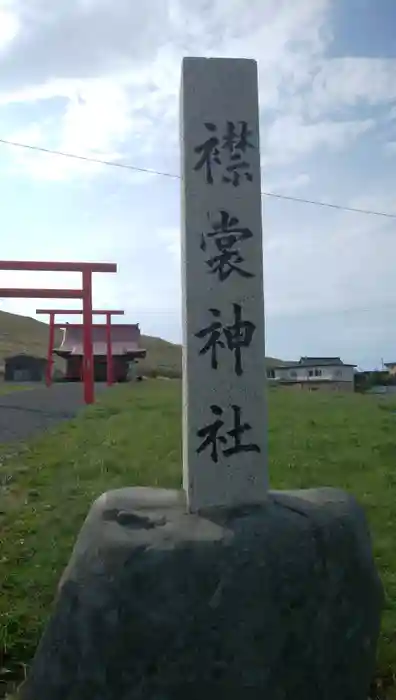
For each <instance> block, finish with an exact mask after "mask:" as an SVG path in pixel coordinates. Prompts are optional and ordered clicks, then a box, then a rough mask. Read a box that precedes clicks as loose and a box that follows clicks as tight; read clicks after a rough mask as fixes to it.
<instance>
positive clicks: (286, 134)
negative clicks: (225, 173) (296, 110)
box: [264, 115, 374, 166]
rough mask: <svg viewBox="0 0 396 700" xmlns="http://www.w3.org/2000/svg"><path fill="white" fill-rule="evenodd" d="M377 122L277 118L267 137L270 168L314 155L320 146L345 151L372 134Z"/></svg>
mask: <svg viewBox="0 0 396 700" xmlns="http://www.w3.org/2000/svg"><path fill="white" fill-rule="evenodd" d="M373 125H374V122H373V120H371V119H365V120H360V121H358V120H356V121H339V122H336V121H331V120H323V121H320V122H311V123H308V122H304V121H303V117H302V116H296V115H285V116H281V117H279V118H277V119H276V120H275V121H274V122H273V123H272V125H271V126H270V127H269V129H268V131H267V133H266V134H264V154H265V156H264V162H266V164H267V166H268V165H279V164H286V163H288V162H290V161H291V160H294V159H296V158H300V157H301V156H304V155H307V154H309V153H311V152H312V151H313V150H314V149H315V148H317V147H318V146H326V147H327V148H331V149H336V150H338V149H340V148H343V147H345V146H346V145H347V144H349V143H350V142H351V141H353V140H354V139H355V138H357V137H358V136H360V135H361V134H363V133H365V132H366V131H368V130H369V129H370V128H372V127H373Z"/></svg>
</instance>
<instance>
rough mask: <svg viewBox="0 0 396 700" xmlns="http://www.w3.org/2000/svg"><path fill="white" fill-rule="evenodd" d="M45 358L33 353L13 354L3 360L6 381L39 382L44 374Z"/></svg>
mask: <svg viewBox="0 0 396 700" xmlns="http://www.w3.org/2000/svg"><path fill="white" fill-rule="evenodd" d="M46 366H47V360H45V359H44V358H43V357H34V356H33V355H13V356H12V357H6V358H5V360H4V380H5V381H6V382H41V381H43V379H44V376H45V368H46Z"/></svg>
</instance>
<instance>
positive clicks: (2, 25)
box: [0, 0, 19, 55]
mask: <svg viewBox="0 0 396 700" xmlns="http://www.w3.org/2000/svg"><path fill="white" fill-rule="evenodd" d="M18 31H19V21H18V17H17V15H16V14H15V13H14V12H13V11H12V9H11V6H10V3H8V2H7V0H6V1H5V2H4V0H3V2H0V55H1V52H2V51H4V50H5V49H7V48H8V46H9V45H10V44H11V42H12V41H13V40H14V39H15V37H16V36H17V34H18Z"/></svg>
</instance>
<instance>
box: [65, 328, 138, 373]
mask: <svg viewBox="0 0 396 700" xmlns="http://www.w3.org/2000/svg"><path fill="white" fill-rule="evenodd" d="M92 341H93V355H94V380H95V381H96V382H102V381H106V376H107V342H106V326H105V325H104V324H103V325H100V326H98V325H96V326H95V325H94V326H92ZM111 344H112V355H113V372H114V381H116V382H125V381H126V380H127V378H128V373H129V369H130V365H131V364H133V363H135V362H136V361H137V360H138V359H142V358H144V357H146V350H143V349H142V348H141V347H140V328H139V324H138V323H136V324H121V323H119V324H116V323H115V324H113V325H112V326H111ZM54 353H55V354H56V355H58V356H59V357H62V358H63V359H64V360H66V375H65V379H66V381H69V382H79V381H81V380H82V367H83V327H82V326H76V325H71V326H69V325H68V324H66V325H65V328H64V329H63V340H62V343H61V345H60V347H59V348H58V349H56V350H54Z"/></svg>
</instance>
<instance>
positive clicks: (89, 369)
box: [0, 260, 117, 404]
mask: <svg viewBox="0 0 396 700" xmlns="http://www.w3.org/2000/svg"><path fill="white" fill-rule="evenodd" d="M0 270H18V271H30V272H32V271H33V272H81V274H82V289H32V288H26V289H23V288H14V289H12V288H9V289H7V288H3V289H1V288H0V298H1V297H3V298H5V297H8V298H19V299H82V304H83V308H82V316H83V345H84V357H83V379H84V401H85V403H87V404H91V403H93V402H94V398H95V397H94V372H93V347H92V273H93V272H117V265H116V264H115V263H84V262H33V261H30V260H0Z"/></svg>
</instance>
